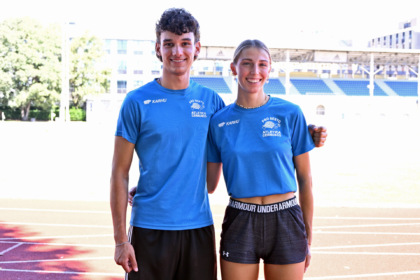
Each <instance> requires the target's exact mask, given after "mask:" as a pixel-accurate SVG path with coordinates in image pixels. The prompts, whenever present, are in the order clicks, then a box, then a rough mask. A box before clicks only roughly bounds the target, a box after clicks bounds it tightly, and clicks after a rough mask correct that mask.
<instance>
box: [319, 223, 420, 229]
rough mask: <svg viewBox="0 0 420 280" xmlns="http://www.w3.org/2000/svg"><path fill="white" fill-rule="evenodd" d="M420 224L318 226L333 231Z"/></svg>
mask: <svg viewBox="0 0 420 280" xmlns="http://www.w3.org/2000/svg"><path fill="white" fill-rule="evenodd" d="M418 225H420V223H399V224H398V223H397V224H367V225H344V226H343V225H341V226H317V227H314V230H318V229H332V228H370V227H395V226H418Z"/></svg>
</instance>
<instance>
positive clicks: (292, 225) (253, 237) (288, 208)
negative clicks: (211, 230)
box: [220, 197, 308, 265]
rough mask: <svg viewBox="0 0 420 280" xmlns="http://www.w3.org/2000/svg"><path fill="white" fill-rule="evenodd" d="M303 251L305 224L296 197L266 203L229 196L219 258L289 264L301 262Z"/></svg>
mask: <svg viewBox="0 0 420 280" xmlns="http://www.w3.org/2000/svg"><path fill="white" fill-rule="evenodd" d="M307 252H308V242H307V235H306V230H305V224H304V222H303V216H302V210H301V208H300V206H299V204H298V203H297V199H296V197H294V198H292V199H289V200H285V201H282V202H278V203H274V204H268V205H258V204H251V203H243V202H240V201H237V200H233V199H231V200H230V202H229V206H228V207H227V208H226V212H225V218H224V221H223V225H222V234H221V241H220V255H221V258H222V259H223V260H226V261H230V262H236V263H244V264H255V263H259V262H260V259H263V260H264V263H266V264H278V265H282V264H293V263H300V262H303V261H304V260H305V258H306V254H307Z"/></svg>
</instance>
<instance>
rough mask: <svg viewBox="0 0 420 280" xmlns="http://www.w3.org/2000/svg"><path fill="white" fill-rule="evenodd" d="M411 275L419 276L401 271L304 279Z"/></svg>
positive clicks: (419, 272) (326, 279)
mask: <svg viewBox="0 0 420 280" xmlns="http://www.w3.org/2000/svg"><path fill="white" fill-rule="evenodd" d="M411 274H420V271H401V272H386V273H369V274H354V275H337V276H320V277H305V280H328V279H354V278H370V277H378V276H398V275H411Z"/></svg>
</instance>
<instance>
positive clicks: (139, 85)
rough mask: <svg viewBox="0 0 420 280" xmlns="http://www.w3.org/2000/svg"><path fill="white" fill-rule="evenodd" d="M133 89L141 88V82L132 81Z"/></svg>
mask: <svg viewBox="0 0 420 280" xmlns="http://www.w3.org/2000/svg"><path fill="white" fill-rule="evenodd" d="M133 85H134V88H138V87H141V86H142V85H143V82H142V81H134V84H133Z"/></svg>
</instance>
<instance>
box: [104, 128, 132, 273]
mask: <svg viewBox="0 0 420 280" xmlns="http://www.w3.org/2000/svg"><path fill="white" fill-rule="evenodd" d="M133 154H134V144H133V143H130V142H129V141H127V140H126V139H124V138H122V137H120V136H116V137H115V144H114V157H113V160H112V174H111V192H110V204H111V213H112V221H113V226H114V240H115V244H116V245H115V256H114V259H115V262H116V263H117V264H118V265H121V266H122V267H123V268H124V270H125V271H126V272H127V273H128V272H130V271H131V270H134V271H138V266H137V262H136V258H135V254H134V249H133V247H132V246H131V244H130V243H129V242H128V237H127V226H126V215H127V197H128V174H129V171H130V166H131V161H132V160H133Z"/></svg>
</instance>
